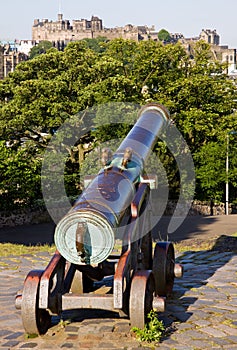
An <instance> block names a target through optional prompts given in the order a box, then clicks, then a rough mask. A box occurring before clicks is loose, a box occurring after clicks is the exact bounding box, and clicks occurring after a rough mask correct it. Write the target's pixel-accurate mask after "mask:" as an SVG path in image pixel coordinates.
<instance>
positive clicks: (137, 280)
mask: <svg viewBox="0 0 237 350" xmlns="http://www.w3.org/2000/svg"><path fill="white" fill-rule="evenodd" d="M154 291H155V281H154V277H153V274H152V272H151V271H149V270H139V271H137V272H136V273H135V275H134V277H133V279H132V284H131V289H130V299H129V316H130V322H131V326H132V327H138V328H144V326H145V323H146V321H147V314H148V313H149V312H150V311H151V310H152V304H153V295H154Z"/></svg>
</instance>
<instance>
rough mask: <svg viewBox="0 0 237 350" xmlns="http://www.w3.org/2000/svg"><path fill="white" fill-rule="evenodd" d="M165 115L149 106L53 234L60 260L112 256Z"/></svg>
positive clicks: (86, 261) (162, 109) (94, 261)
mask: <svg viewBox="0 0 237 350" xmlns="http://www.w3.org/2000/svg"><path fill="white" fill-rule="evenodd" d="M168 119H169V113H168V111H167V110H166V109H165V107H163V106H162V105H159V104H148V105H146V106H144V107H143V108H142V109H141V110H140V111H139V114H138V120H137V122H136V124H135V125H134V126H133V128H132V129H131V131H130V132H129V133H128V135H127V136H126V138H125V139H124V140H123V141H122V143H121V145H120V146H119V148H118V149H117V151H116V152H115V153H114V155H113V157H112V158H111V160H110V161H109V163H108V164H107V165H106V166H105V167H104V168H103V169H102V170H101V171H100V172H99V173H98V174H97V175H96V176H95V178H94V179H93V180H92V182H91V183H90V184H89V185H88V187H87V188H86V189H85V190H84V191H83V193H82V194H81V195H80V196H79V198H78V199H77V201H76V202H75V204H74V206H73V207H72V208H71V210H70V211H69V212H68V213H67V214H66V215H65V216H64V217H63V218H62V219H61V220H60V222H59V223H58V225H57V227H56V230H55V236H54V238H55V244H56V247H57V249H58V251H59V252H60V253H61V255H62V256H63V257H64V258H65V259H66V260H68V261H69V262H71V263H74V264H78V265H80V264H92V265H93V264H98V263H100V262H102V261H104V260H106V258H107V257H108V256H109V255H110V254H111V252H112V250H113V247H114V240H115V237H116V232H117V230H118V228H119V226H120V225H121V223H122V221H123V220H124V218H125V216H126V215H127V214H128V211H129V208H130V205H131V202H132V200H133V198H134V196H135V193H136V185H137V183H138V182H139V181H140V178H141V176H142V174H143V172H144V163H145V162H146V160H147V158H148V156H149V155H150V153H151V152H152V149H153V147H154V145H155V144H156V142H157V140H158V137H159V135H160V133H161V132H162V131H163V130H164V128H165V127H166V126H167V124H168Z"/></svg>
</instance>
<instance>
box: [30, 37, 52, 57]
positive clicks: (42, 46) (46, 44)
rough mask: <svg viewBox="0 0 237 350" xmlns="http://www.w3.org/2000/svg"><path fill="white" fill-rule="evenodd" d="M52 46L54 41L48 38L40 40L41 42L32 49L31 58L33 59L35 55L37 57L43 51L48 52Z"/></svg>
mask: <svg viewBox="0 0 237 350" xmlns="http://www.w3.org/2000/svg"><path fill="white" fill-rule="evenodd" d="M51 48H52V43H51V42H50V41H47V40H43V41H40V43H39V44H38V45H36V46H34V47H32V49H31V50H30V53H29V58H30V59H32V58H34V57H37V56H39V55H42V54H43V53H46V52H47V51H49V50H50V49H51Z"/></svg>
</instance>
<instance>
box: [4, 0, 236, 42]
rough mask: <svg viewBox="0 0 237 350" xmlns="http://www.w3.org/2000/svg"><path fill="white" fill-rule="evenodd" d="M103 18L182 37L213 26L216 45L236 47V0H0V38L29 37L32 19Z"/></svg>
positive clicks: (107, 22)
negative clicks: (145, 26)
mask: <svg viewBox="0 0 237 350" xmlns="http://www.w3.org/2000/svg"><path fill="white" fill-rule="evenodd" d="M59 12H61V13H63V16H64V19H69V20H73V19H81V18H86V19H90V18H91V16H92V15H95V16H98V17H100V18H101V19H102V20H103V25H104V27H107V28H111V27H116V26H124V25H126V24H133V25H148V26H152V25H155V29H156V30H157V31H159V30H160V29H163V28H164V29H166V30H168V31H169V32H170V33H182V34H183V35H184V36H185V37H186V38H188V37H195V36H198V35H199V34H200V32H201V30H202V29H216V30H217V33H218V34H219V35H220V40H221V42H220V44H221V45H228V46H229V47H230V48H237V29H236V16H237V0H224V1H223V0H149V1H146V0H143V1H141V0H118V1H113V0H90V1H85V0H84V1H79V0H0V40H14V39H31V27H32V24H33V21H34V19H37V18H39V19H43V18H47V19H49V20H53V21H55V20H57V14H58V13H59Z"/></svg>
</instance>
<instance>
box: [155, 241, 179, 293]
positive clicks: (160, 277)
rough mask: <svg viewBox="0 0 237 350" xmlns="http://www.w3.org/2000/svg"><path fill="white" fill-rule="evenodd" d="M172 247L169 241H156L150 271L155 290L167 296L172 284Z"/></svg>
mask: <svg viewBox="0 0 237 350" xmlns="http://www.w3.org/2000/svg"><path fill="white" fill-rule="evenodd" d="M174 267H175V257H174V247H173V244H172V243H170V242H158V243H156V246H155V251H154V257H153V268H152V272H153V274H154V279H155V292H156V295H159V296H164V297H165V296H167V295H169V294H170V293H171V292H172V289H173V285H174V277H175V275H174Z"/></svg>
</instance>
